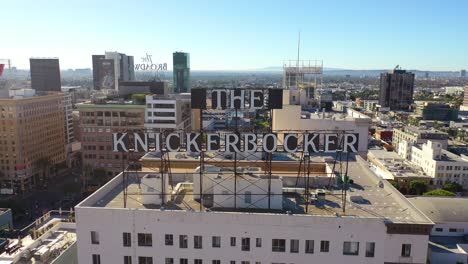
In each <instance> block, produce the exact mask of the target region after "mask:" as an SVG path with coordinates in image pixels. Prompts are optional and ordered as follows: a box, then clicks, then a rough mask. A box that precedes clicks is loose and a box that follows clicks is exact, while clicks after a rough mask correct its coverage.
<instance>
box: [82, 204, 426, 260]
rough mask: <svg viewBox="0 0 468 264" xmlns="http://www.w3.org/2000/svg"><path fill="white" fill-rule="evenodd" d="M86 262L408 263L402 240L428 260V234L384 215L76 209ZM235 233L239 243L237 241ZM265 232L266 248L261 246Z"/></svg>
mask: <svg viewBox="0 0 468 264" xmlns="http://www.w3.org/2000/svg"><path fill="white" fill-rule="evenodd" d="M76 216H77V234H78V258H79V263H90V262H91V254H100V255H101V263H102V264H111V263H112V264H113V263H123V256H124V255H130V256H133V261H134V263H137V257H138V256H152V257H153V263H164V259H165V258H166V257H172V258H174V263H178V261H179V260H178V259H179V258H188V259H189V263H193V259H195V258H199V259H203V263H211V261H212V260H216V259H219V260H221V263H229V261H231V260H235V261H236V263H240V261H250V263H255V262H256V261H259V262H261V263H268V264H269V263H295V264H304V263H347V264H354V263H356V264H358V263H359V264H362V263H379V264H381V263H384V262H393V263H397V262H405V261H406V262H409V259H401V258H400V254H401V246H402V244H403V243H409V244H412V250H411V253H412V257H411V259H410V261H411V262H412V263H426V257H427V239H428V237H427V236H423V235H396V234H393V235H390V234H387V233H386V226H385V224H384V222H383V220H382V219H373V218H370V219H366V218H354V217H325V216H310V215H284V214H281V215H279V214H278V215H277V214H246V213H221V212H185V211H167V210H166V211H159V210H147V209H111V208H89V207H80V206H78V207H77V208H76ZM91 231H97V232H99V237H100V244H99V245H92V244H91V237H90V232H91ZM122 232H130V233H132V247H123V244H122ZM137 233H151V234H152V240H153V246H152V247H138V246H137ZM165 234H173V235H174V245H173V246H165V245H164V235H165ZM182 234H185V235H188V236H189V239H188V242H189V243H188V248H187V249H180V248H179V239H178V237H179V235H182ZM194 235H202V236H203V249H194V246H193V239H194V238H193V236H194ZM211 236H221V248H212V247H211ZM230 237H236V240H237V244H236V246H235V247H231V246H230V244H229V239H230ZM242 237H249V238H250V240H251V241H250V244H251V248H250V251H241V247H240V243H241V238H242ZM255 238H262V247H260V248H257V247H255ZM276 238H281V239H286V240H287V241H286V252H272V239H276ZM290 239H299V240H300V248H299V253H289V248H290V247H289V243H290V241H289V240H290ZM306 239H309V240H314V244H315V245H314V254H305V253H304V246H305V240H306ZM320 240H328V241H330V252H327V253H324V252H320ZM344 241H358V242H360V245H359V255H358V256H347V255H343V242H344ZM366 242H376V246H375V257H374V258H366V257H365V243H366Z"/></svg>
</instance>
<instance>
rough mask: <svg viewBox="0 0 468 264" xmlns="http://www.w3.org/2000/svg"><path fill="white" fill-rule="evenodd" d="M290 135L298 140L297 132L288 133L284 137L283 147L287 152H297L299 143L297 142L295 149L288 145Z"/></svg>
mask: <svg viewBox="0 0 468 264" xmlns="http://www.w3.org/2000/svg"><path fill="white" fill-rule="evenodd" d="M290 137H294V138H296V140H297V135H296V134H287V135H286V136H285V137H284V141H283V148H284V150H286V151H287V152H289V153H293V152H296V151H297V144H296V148H294V149H289V147H288V140H289V138H290Z"/></svg>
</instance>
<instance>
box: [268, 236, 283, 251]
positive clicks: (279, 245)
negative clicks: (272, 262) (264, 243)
mask: <svg viewBox="0 0 468 264" xmlns="http://www.w3.org/2000/svg"><path fill="white" fill-rule="evenodd" d="M271 246H272V247H271V250H272V251H273V252H285V251H286V240H285V239H273V240H272V242H271Z"/></svg>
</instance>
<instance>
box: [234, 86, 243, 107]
mask: <svg viewBox="0 0 468 264" xmlns="http://www.w3.org/2000/svg"><path fill="white" fill-rule="evenodd" d="M236 91H240V93H241V94H240V95H235V92H236ZM244 92H245V90H237V89H235V90H231V108H236V107H235V104H234V102H235V101H236V100H240V103H239V106H240V107H239V109H243V108H244V98H245V96H244Z"/></svg>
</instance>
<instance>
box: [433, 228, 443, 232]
mask: <svg viewBox="0 0 468 264" xmlns="http://www.w3.org/2000/svg"><path fill="white" fill-rule="evenodd" d="M435 231H436V232H443V231H444V229H443V228H441V227H437V228H436V229H435Z"/></svg>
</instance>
